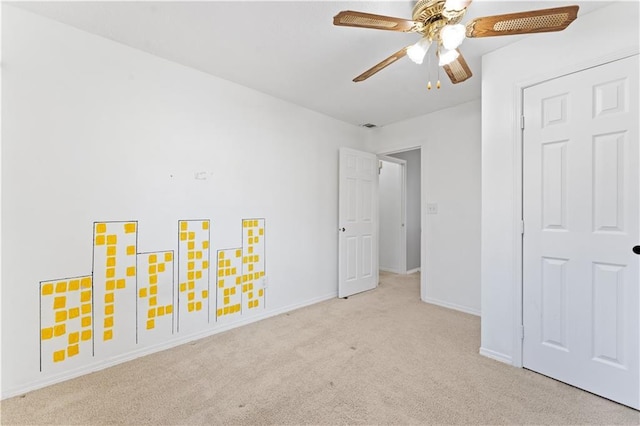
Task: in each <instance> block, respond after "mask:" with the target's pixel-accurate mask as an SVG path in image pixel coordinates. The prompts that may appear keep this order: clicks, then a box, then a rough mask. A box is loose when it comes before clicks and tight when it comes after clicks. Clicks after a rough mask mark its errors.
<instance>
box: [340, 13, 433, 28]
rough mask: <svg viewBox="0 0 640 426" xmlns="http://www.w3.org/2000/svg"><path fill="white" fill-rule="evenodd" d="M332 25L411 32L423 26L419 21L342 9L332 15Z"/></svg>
mask: <svg viewBox="0 0 640 426" xmlns="http://www.w3.org/2000/svg"><path fill="white" fill-rule="evenodd" d="M333 25H337V26H340V27H360V28H373V29H375V30H388V31H401V32H405V33H411V32H416V31H419V30H420V29H422V28H423V27H424V25H423V24H422V23H421V22H416V21H409V20H407V19H402V18H394V17H392V16H384V15H374V14H372V13H364V12H354V11H353V10H343V11H342V12H340V13H338V14H337V15H336V16H334V17H333Z"/></svg>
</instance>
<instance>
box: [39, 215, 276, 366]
mask: <svg viewBox="0 0 640 426" xmlns="http://www.w3.org/2000/svg"><path fill="white" fill-rule="evenodd" d="M138 231H139V229H138V222H137V221H104V222H94V224H93V244H92V247H93V249H92V250H93V261H92V272H91V274H87V275H84V276H79V277H73V278H62V279H54V280H47V281H41V282H40V283H39V298H40V330H39V331H40V334H39V339H40V371H50V370H56V371H59V370H60V369H71V368H76V367H80V366H82V365H83V364H85V363H87V362H90V361H91V360H92V359H93V358H94V357H101V358H105V357H112V356H117V355H121V354H124V353H126V352H128V351H130V350H132V349H134V348H135V347H136V345H153V344H160V343H163V342H165V341H167V340H169V339H170V338H171V337H172V336H173V335H174V334H175V333H189V332H193V331H199V330H202V329H204V328H206V327H207V326H211V325H212V324H215V323H216V322H217V321H221V322H225V321H232V320H234V319H237V318H239V317H241V316H243V315H246V314H249V313H251V312H257V311H259V310H260V309H259V308H261V309H264V307H265V287H266V286H265V236H266V235H265V219H244V220H242V245H241V247H238V248H233V249H220V250H218V251H217V252H215V251H214V258H213V261H212V259H210V256H209V254H210V251H211V238H210V231H211V222H210V221H209V220H208V219H204V220H180V221H178V229H177V240H178V247H177V251H174V250H163V251H152V252H142V253H141V252H138V245H139V244H138ZM212 269H213V271H212V272H211V273H210V272H209V271H210V270H212ZM212 297H213V300H211V299H212Z"/></svg>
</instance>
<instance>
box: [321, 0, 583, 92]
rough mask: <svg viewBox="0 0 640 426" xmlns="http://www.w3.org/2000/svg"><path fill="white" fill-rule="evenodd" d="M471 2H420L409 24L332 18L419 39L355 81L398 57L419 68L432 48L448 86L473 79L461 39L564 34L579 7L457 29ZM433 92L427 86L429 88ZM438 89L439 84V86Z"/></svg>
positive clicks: (353, 15) (356, 16)
mask: <svg viewBox="0 0 640 426" xmlns="http://www.w3.org/2000/svg"><path fill="white" fill-rule="evenodd" d="M471 1H472V0H419V1H418V2H417V3H416V5H415V6H414V8H413V14H412V15H413V16H412V20H407V19H402V18H394V17H391V16H384V15H374V14H371V13H364V12H355V11H351V10H345V11H342V12H340V13H338V14H337V15H336V16H334V18H333V24H334V25H337V26H343V27H359V28H372V29H376V30H387V31H399V32H405V33H418V34H420V35H422V38H421V39H420V40H419V41H418V42H417V43H415V44H413V45H411V46H407V47H404V48H402V49H400V50H399V51H397V52H396V53H394V54H393V55H391V56H389V57H388V58H386V59H384V60H383V61H381V62H379V63H377V64H376V65H374V66H373V67H371V68H369V69H368V70H366V71H365V72H363V73H362V74H360V75H359V76H357V77H356V78H354V79H353V81H354V82H358V81H363V80H366V79H367V78H369V77H371V76H372V75H374V74H375V73H377V72H378V71H380V70H382V69H384V68H386V67H387V66H389V65H391V64H392V63H394V62H396V61H397V60H398V59H401V58H402V57H404V56H405V55H406V56H409V58H410V59H411V60H412V61H413V62H415V63H417V64H421V63H422V61H423V59H424V57H425V55H426V53H427V51H428V50H429V48H430V46H431V45H432V44H435V46H436V47H435V50H436V55H437V57H438V65H439V66H441V67H443V68H444V70H445V71H446V73H447V75H448V76H449V79H450V80H451V82H452V83H454V84H456V83H461V82H463V81H465V80H467V79H468V78H469V77H471V75H472V74H471V70H470V69H469V66H468V65H467V62H466V61H465V60H464V57H463V56H462V54H461V53H460V50H459V49H458V47H459V46H460V44H461V43H462V42H463V41H464V39H465V37H492V36H503V35H514V34H530V33H542V32H552V31H562V30H564V29H565V28H567V27H568V26H569V24H571V22H573V21H574V20H575V19H576V18H577V16H578V6H566V7H556V8H552V9H540V10H530V11H526V12H518V13H508V14H504V15H494V16H485V17H482V18H476V19H473V20H472V21H470V22H468V23H467V24H466V25H462V24H460V21H462V19H463V17H464V14H465V12H466V11H467V7H469V5H470V4H471ZM428 87H429V88H431V82H429V86H428ZM438 87H439V82H438Z"/></svg>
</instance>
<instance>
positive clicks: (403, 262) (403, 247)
mask: <svg viewBox="0 0 640 426" xmlns="http://www.w3.org/2000/svg"><path fill="white" fill-rule="evenodd" d="M378 160H380V161H387V162H389V163H395V164H400V165H401V166H402V183H401V188H400V190H401V191H402V193H401V195H400V205H401V209H402V212H401V213H400V216H401V218H400V220H401V221H402V228H401V233H400V268H399V270H398V273H400V274H406V273H407V226H406V225H407V162H406V161H405V160H401V159H400V158H395V157H389V156H387V155H378ZM378 201H380V198H378ZM379 219H380V214H378V224H380V220H379ZM379 235H380V232H378V236H379ZM379 250H380V244H378V251H379ZM378 258H379V256H378Z"/></svg>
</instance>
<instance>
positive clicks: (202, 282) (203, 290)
mask: <svg viewBox="0 0 640 426" xmlns="http://www.w3.org/2000/svg"><path fill="white" fill-rule="evenodd" d="M178 229H179V235H180V238H179V240H180V241H179V246H178V283H179V284H178V285H179V288H178V331H181V330H182V331H186V330H192V329H196V328H199V327H201V326H202V325H204V324H206V323H207V322H209V221H208V220H181V221H180V222H178Z"/></svg>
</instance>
